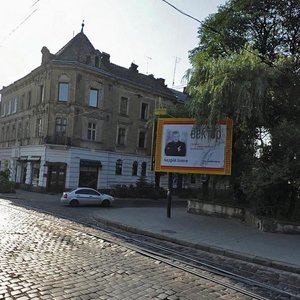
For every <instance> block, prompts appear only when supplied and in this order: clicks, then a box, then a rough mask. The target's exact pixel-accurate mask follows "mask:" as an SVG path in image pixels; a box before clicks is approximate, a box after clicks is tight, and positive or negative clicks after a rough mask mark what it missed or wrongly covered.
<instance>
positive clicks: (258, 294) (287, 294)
mask: <svg viewBox="0 0 300 300" xmlns="http://www.w3.org/2000/svg"><path fill="white" fill-rule="evenodd" d="M2 205H6V206H9V207H10V208H12V207H13V208H14V209H22V208H19V207H16V206H11V205H7V204H2ZM23 207H24V208H25V209H26V208H27V209H30V210H34V211H37V212H40V213H43V214H44V215H45V214H46V215H49V211H46V210H43V209H37V208H32V207H30V206H25V205H23ZM51 214H53V216H54V217H58V218H61V219H67V220H68V221H70V223H69V224H68V225H67V226H68V228H69V229H72V230H74V231H78V229H79V228H78V225H77V224H80V225H82V226H84V227H88V228H90V229H93V230H92V231H89V230H88V231H86V232H85V234H87V235H89V236H91V237H93V238H96V239H99V240H102V241H106V242H108V243H113V244H117V245H119V246H121V247H126V248H127V249H130V250H131V251H135V252H137V253H139V254H141V255H143V256H146V257H149V258H151V259H153V260H155V261H156V262H159V263H164V264H167V265H169V266H172V267H174V268H177V269H180V270H181V271H184V272H187V273H189V274H192V275H194V276H197V277H199V278H202V279H205V280H207V281H210V282H213V283H216V284H218V285H221V286H223V287H225V288H228V289H231V290H234V291H236V292H237V293H239V294H242V295H245V296H247V297H250V298H251V299H260V300H265V299H291V300H292V299H300V294H299V293H298V292H299V288H298V289H297V287H287V288H286V289H283V288H277V287H275V286H272V285H271V284H266V283H264V282H262V281H259V280H258V279H251V278H250V277H251V276H250V275H249V276H245V275H240V274H239V272H233V271H229V270H228V268H225V267H223V266H222V265H216V264H215V263H210V262H209V261H207V260H205V259H203V258H201V259H200V258H199V257H197V256H194V255H188V254H184V253H182V252H180V251H178V249H176V246H175V247H173V246H172V247H170V246H169V245H168V246H167V245H166V243H164V245H163V246H162V245H161V243H162V241H161V240H160V241H157V242H153V240H154V239H153V238H146V237H144V236H143V235H138V234H132V233H128V232H125V231H123V230H119V229H116V228H113V227H110V226H107V225H104V224H101V223H99V221H95V220H94V221H90V222H87V221H78V220H76V219H73V218H71V217H70V216H68V217H67V216H65V215H62V214H59V213H53V212H51ZM94 230H96V232H95V231H94ZM168 244H170V243H168ZM295 276H298V275H295ZM293 290H295V291H293Z"/></svg>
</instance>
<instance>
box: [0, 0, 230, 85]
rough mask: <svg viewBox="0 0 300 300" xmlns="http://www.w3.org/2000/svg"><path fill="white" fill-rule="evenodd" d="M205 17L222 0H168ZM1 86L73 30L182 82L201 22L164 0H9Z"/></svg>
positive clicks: (0, 45) (146, 69) (143, 68)
mask: <svg viewBox="0 0 300 300" xmlns="http://www.w3.org/2000/svg"><path fill="white" fill-rule="evenodd" d="M168 2H170V3H172V4H173V5H175V6H176V7H178V8H179V9H181V10H183V11H184V12H186V13H188V14H190V15H192V16H193V17H195V18H197V19H199V20H204V19H205V18H206V17H207V16H208V15H210V14H212V13H215V12H217V7H218V6H219V5H223V4H225V0H209V1H208V0H168ZM0 19H1V26H0V88H2V86H7V85H9V84H11V83H13V82H14V81H16V80H18V79H20V78H22V77H23V76H25V75H26V74H28V73H29V72H30V71H31V70H33V69H34V68H36V67H38V66H39V65H40V62H41V49H42V47H43V46H46V47H47V48H48V49H49V50H50V52H51V53H56V52H57V51H58V50H59V49H60V48H62V47H63V46H64V45H65V44H66V43H67V42H68V41H69V40H70V39H71V38H72V37H73V35H74V34H77V33H78V32H79V31H80V30H81V23H82V20H85V27H84V32H85V34H86V35H87V37H88V38H89V39H90V41H91V42H92V44H93V45H94V47H95V48H96V49H99V50H100V51H101V52H102V51H104V52H107V53H109V54H110V57H111V61H112V62H113V63H115V64H118V65H121V66H123V67H129V66H130V64H131V62H135V63H136V64H137V65H138V66H139V68H138V70H139V72H141V73H144V74H146V73H148V74H153V75H154V76H155V77H156V78H164V79H165V80H166V83H167V84H168V86H169V87H172V83H173V76H174V67H175V59H176V57H177V58H178V59H177V64H176V73H175V82H174V85H175V86H176V87H178V86H181V85H182V82H181V79H182V77H183V75H184V74H185V71H186V70H187V69H188V68H190V64H189V60H188V51H189V50H191V49H193V48H194V47H195V46H196V45H197V43H198V38H197V30H198V27H199V25H200V24H199V23H198V22H196V21H194V20H192V19H190V18H188V17H186V16H184V15H182V14H180V13H179V12H177V11H176V10H174V9H173V8H171V7H170V6H169V5H167V4H166V3H165V2H163V1H162V0H81V1H79V0H64V1H62V0H22V1H20V0H10V1H5V2H4V3H1V11H0Z"/></svg>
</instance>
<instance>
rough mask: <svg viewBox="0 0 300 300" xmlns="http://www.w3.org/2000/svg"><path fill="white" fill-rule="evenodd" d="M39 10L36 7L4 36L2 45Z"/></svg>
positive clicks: (0, 44)
mask: <svg viewBox="0 0 300 300" xmlns="http://www.w3.org/2000/svg"><path fill="white" fill-rule="evenodd" d="M39 1H40V0H38V1H36V2H35V3H34V4H33V5H32V6H34V5H35V4H36V3H37V2H39ZM37 10H38V8H35V9H34V10H33V11H32V12H31V13H30V14H29V15H28V16H26V18H25V19H24V20H23V21H21V22H20V23H19V24H18V25H17V26H16V27H15V28H13V29H12V30H11V31H10V33H9V34H8V35H7V36H6V37H4V38H3V39H2V41H1V42H0V47H2V45H3V43H4V42H5V41H6V40H8V39H9V38H10V37H11V36H12V35H13V34H14V33H15V32H16V31H17V30H18V29H19V28H20V27H21V26H22V25H23V24H24V23H25V22H26V21H27V20H28V19H30V18H31V17H32V15H33V14H34V13H35V12H36V11H37Z"/></svg>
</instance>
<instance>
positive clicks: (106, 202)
mask: <svg viewBox="0 0 300 300" xmlns="http://www.w3.org/2000/svg"><path fill="white" fill-rule="evenodd" d="M102 206H103V207H110V201H109V200H107V199H105V200H103V201H102Z"/></svg>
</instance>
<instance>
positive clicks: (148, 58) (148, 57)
mask: <svg viewBox="0 0 300 300" xmlns="http://www.w3.org/2000/svg"><path fill="white" fill-rule="evenodd" d="M146 58H147V71H146V74H147V75H148V67H149V60H150V59H152V57H150V56H146Z"/></svg>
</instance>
